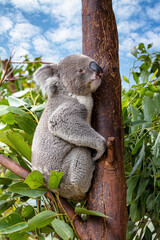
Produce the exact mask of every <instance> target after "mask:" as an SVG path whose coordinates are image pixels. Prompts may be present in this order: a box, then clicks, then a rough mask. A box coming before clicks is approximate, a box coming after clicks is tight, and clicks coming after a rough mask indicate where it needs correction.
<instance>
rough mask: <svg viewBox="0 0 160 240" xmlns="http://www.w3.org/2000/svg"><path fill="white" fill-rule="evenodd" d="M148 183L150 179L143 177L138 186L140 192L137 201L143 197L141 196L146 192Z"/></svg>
mask: <svg viewBox="0 0 160 240" xmlns="http://www.w3.org/2000/svg"><path fill="white" fill-rule="evenodd" d="M148 182H149V178H147V177H143V176H141V178H140V182H139V185H138V191H137V196H136V200H137V199H138V198H139V197H140V196H141V194H142V193H143V192H144V190H145V189H146V186H147V184H148Z"/></svg>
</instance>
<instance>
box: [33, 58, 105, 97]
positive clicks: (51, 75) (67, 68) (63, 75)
mask: <svg viewBox="0 0 160 240" xmlns="http://www.w3.org/2000/svg"><path fill="white" fill-rule="evenodd" d="M102 75H103V70H102V68H101V67H100V66H99V65H98V64H97V63H96V62H95V61H94V60H93V59H91V58H90V57H87V56H85V55H80V54H74V55H71V56H68V57H66V58H64V59H62V60H61V61H60V62H59V63H58V64H49V65H45V66H43V67H41V68H39V69H38V70H37V71H36V72H35V74H34V80H35V81H36V82H37V83H38V84H39V85H40V86H41V89H42V90H44V91H45V92H47V93H48V94H49V95H50V94H52V93H53V92H55V91H56V88H58V86H59V87H63V89H65V90H66V91H67V92H68V93H71V94H75V95H88V94H89V93H92V92H94V91H95V90H96V89H97V88H98V87H99V85H100V84H101V77H102Z"/></svg>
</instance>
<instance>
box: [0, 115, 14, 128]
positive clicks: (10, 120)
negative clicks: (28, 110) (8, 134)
mask: <svg viewBox="0 0 160 240" xmlns="http://www.w3.org/2000/svg"><path fill="white" fill-rule="evenodd" d="M2 121H3V122H4V123H7V124H9V125H13V124H14V117H13V114H12V113H10V112H8V113H7V114H5V115H4V116H3V117H2Z"/></svg>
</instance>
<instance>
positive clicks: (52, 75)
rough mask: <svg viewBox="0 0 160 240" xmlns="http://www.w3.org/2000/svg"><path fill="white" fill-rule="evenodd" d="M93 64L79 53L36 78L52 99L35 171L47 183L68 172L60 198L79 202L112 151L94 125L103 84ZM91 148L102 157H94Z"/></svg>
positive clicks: (35, 149)
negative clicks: (96, 100) (97, 162)
mask: <svg viewBox="0 0 160 240" xmlns="http://www.w3.org/2000/svg"><path fill="white" fill-rule="evenodd" d="M91 62H92V63H93V62H94V61H93V59H91V58H89V57H87V56H84V55H80V54H75V55H71V56H68V57H66V58H64V59H63V60H61V61H60V62H59V64H50V65H45V66H43V67H41V68H39V69H38V70H37V71H36V72H35V74H34V80H35V82H36V83H37V84H39V85H40V87H41V89H42V91H44V92H47V94H48V100H47V104H46V107H45V109H44V111H43V114H42V116H41V118H40V121H39V124H38V126H37V128H36V131H35V134H34V138H33V145H32V169H33V170H39V171H41V172H42V174H43V176H44V179H45V180H46V182H48V179H49V176H50V171H51V170H57V171H62V172H64V175H63V177H62V181H61V184H60V187H59V194H60V196H62V197H65V198H67V199H69V200H75V201H76V200H82V199H84V198H85V196H86V193H87V191H88V190H89V187H90V185H91V179H92V176H93V171H94V163H93V162H94V161H95V160H97V159H98V158H100V157H101V156H102V154H103V153H104V151H105V149H106V141H105V139H104V138H103V137H102V136H101V135H100V134H98V133H97V132H95V130H94V129H93V128H92V127H91V126H90V117H91V111H92V107H93V100H92V97H91V93H92V92H93V91H95V90H96V89H97V87H98V86H99V85H100V83H101V79H100V77H99V75H100V74H99V73H97V72H96V70H94V68H93V69H91V68H90V67H89V64H90V63H91ZM93 64H95V62H94V63H93ZM95 66H98V65H94V67H95ZM91 149H92V150H94V151H95V152H96V156H94V157H92V156H91Z"/></svg>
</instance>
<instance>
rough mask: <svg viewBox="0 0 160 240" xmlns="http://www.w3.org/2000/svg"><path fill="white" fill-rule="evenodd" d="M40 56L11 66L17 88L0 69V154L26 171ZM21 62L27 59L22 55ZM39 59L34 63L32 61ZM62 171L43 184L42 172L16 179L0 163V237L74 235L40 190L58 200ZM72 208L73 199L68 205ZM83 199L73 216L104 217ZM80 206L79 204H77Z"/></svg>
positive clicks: (41, 101)
mask: <svg viewBox="0 0 160 240" xmlns="http://www.w3.org/2000/svg"><path fill="white" fill-rule="evenodd" d="M40 60H41V59H40V58H36V59H35V62H33V63H30V62H29V63H27V64H22V65H20V66H19V65H18V66H17V67H16V68H15V69H14V68H13V66H12V65H11V67H10V69H12V72H13V76H16V80H15V82H14V84H15V88H16V92H12V88H10V84H11V82H10V81H9V79H7V73H6V76H3V73H2V70H1V69H0V75H1V79H2V80H3V79H5V81H3V82H2V81H0V93H1V95H0V153H3V154H4V155H6V156H7V157H9V158H11V159H12V160H14V161H15V162H17V163H18V164H20V165H21V166H23V167H24V168H25V169H27V170H29V171H31V145H32V138H33V134H34V131H35V128H36V126H37V123H38V121H39V118H40V116H41V113H42V111H43V109H44V106H45V98H44V97H43V96H42V94H41V92H40V91H39V90H38V89H36V88H35V87H34V84H33V81H32V75H33V73H34V71H35V70H36V69H37V68H38V67H40V65H41V64H40V63H39V62H40ZM25 61H28V59H27V56H25ZM37 61H39V62H37ZM62 176H63V173H62V172H56V171H51V175H50V179H49V186H46V185H45V182H44V179H43V176H42V174H41V173H40V172H39V171H37V170H35V171H33V172H31V173H30V174H29V175H28V177H27V178H26V179H25V181H24V180H23V179H21V178H20V177H18V176H16V175H15V174H13V173H11V172H10V171H9V170H4V168H2V167H0V185H1V190H0V239H6V238H7V239H11V240H15V239H22V240H27V239H40V240H43V239H48V240H51V239H55V240H56V239H57V238H56V234H58V235H59V236H60V237H61V238H62V239H64V240H72V239H77V236H76V232H75V231H74V226H73V223H72V221H71V220H70V219H69V217H68V216H67V214H62V212H61V211H60V209H59V208H58V206H57V201H55V198H54V196H53V199H54V200H53V202H51V201H48V199H47V197H46V196H45V193H46V192H47V191H50V189H56V191H57V193H56V194H55V195H56V199H57V200H58V201H59V194H58V186H59V184H60V181H61V178H62ZM71 204H72V206H73V207H75V206H76V204H77V203H71ZM83 205H84V204H83V202H82V203H81V204H79V207H76V208H75V212H76V213H77V214H83V217H84V218H86V216H87V215H94V216H98V217H107V216H106V215H104V214H102V213H99V212H96V211H89V210H87V209H85V208H84V206H83ZM82 207H83V208H82Z"/></svg>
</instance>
